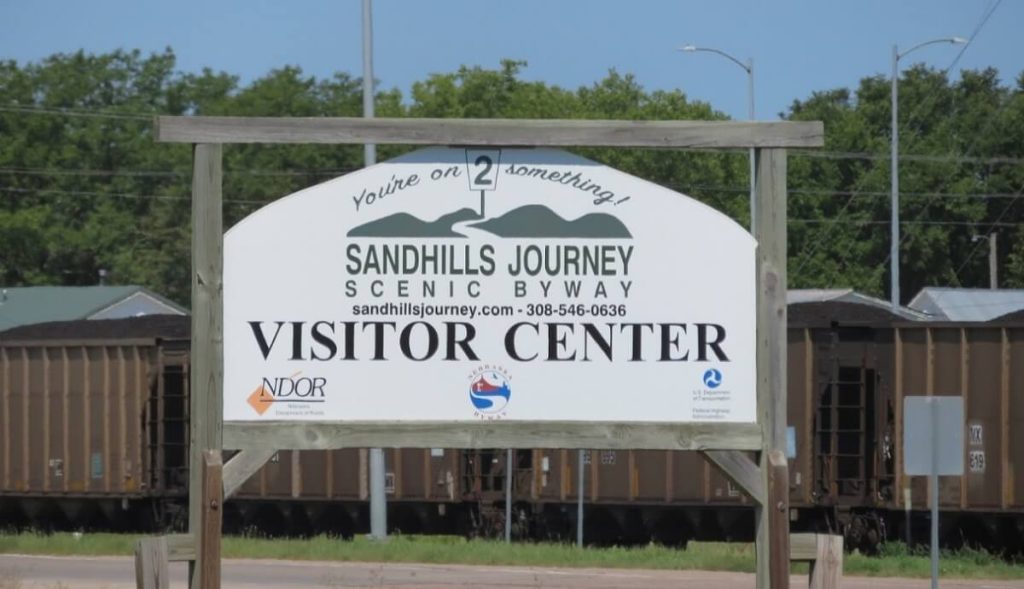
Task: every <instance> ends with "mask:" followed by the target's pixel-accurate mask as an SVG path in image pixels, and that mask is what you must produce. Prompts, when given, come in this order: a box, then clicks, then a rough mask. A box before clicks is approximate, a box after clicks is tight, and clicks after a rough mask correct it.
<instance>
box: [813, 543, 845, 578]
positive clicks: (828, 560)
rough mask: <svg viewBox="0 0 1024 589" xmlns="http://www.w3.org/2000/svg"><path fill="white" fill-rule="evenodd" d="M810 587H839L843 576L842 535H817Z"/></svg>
mask: <svg viewBox="0 0 1024 589" xmlns="http://www.w3.org/2000/svg"><path fill="white" fill-rule="evenodd" d="M810 572H811V587H810V589H839V580H840V579H842V578H843V537H842V536H829V535H825V534H819V535H818V555H817V558H815V559H814V561H813V562H812V563H811V571H810Z"/></svg>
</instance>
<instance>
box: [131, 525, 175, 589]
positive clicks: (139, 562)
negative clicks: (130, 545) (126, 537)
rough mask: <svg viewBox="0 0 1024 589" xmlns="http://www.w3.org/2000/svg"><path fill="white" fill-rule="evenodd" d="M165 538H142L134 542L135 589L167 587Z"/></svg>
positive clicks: (163, 588) (164, 588)
mask: <svg viewBox="0 0 1024 589" xmlns="http://www.w3.org/2000/svg"><path fill="white" fill-rule="evenodd" d="M167 561H168V557H167V540H166V539H165V538H162V537H159V538H143V539H141V540H138V541H137V542H135V587H136V588H137V589H168V588H169V587H170V578H169V576H168V573H167Z"/></svg>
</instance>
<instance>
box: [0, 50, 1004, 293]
mask: <svg viewBox="0 0 1024 589" xmlns="http://www.w3.org/2000/svg"><path fill="white" fill-rule="evenodd" d="M524 67H526V64H525V63H523V62H516V61H504V62H502V63H501V65H500V67H499V68H498V69H495V70H491V69H484V68H480V67H474V68H468V67H463V68H460V69H459V70H458V71H456V72H453V73H440V74H433V75H431V76H429V77H428V78H427V79H425V80H423V81H421V82H418V83H416V84H415V85H414V86H413V88H412V91H411V94H410V96H409V97H408V99H405V98H404V97H403V96H402V95H401V94H400V93H399V92H398V91H397V90H390V91H383V92H380V93H378V94H377V96H376V112H377V114H378V116H391V117H405V116H410V117H502V118H588V119H631V120H641V119H644V120H655V119H656V120H669V119H700V120H721V119H725V118H726V117H725V116H724V115H723V114H722V113H720V112H717V111H715V110H714V109H713V108H712V106H711V105H709V104H706V103H702V102H694V101H690V100H688V99H687V97H686V95H685V94H684V93H683V92H681V91H673V92H663V91H654V92H648V91H646V90H644V88H643V87H642V86H641V85H640V84H639V83H638V82H637V81H636V79H634V78H633V77H632V76H630V75H623V74H620V73H618V72H615V71H611V72H609V73H608V75H607V76H606V77H605V78H604V79H602V80H599V81H597V82H596V83H594V84H592V85H590V86H586V87H582V88H578V89H576V90H568V89H563V88H559V87H556V86H551V85H548V84H545V83H543V82H529V81H525V80H523V79H522V75H521V74H522V71H523V68H524ZM361 91H362V90H361V81H360V80H359V79H358V78H354V77H352V76H350V75H348V74H344V73H339V74H336V75H335V76H333V77H331V78H329V79H317V78H315V77H312V76H307V75H306V74H304V73H303V72H302V70H301V69H299V68H296V67H284V68H281V69H276V70H272V71H270V72H268V73H267V74H266V75H265V76H263V77H261V78H259V79H257V80H254V81H252V82H251V83H248V84H245V85H242V84H241V83H240V82H239V79H238V78H237V77H235V76H233V75H230V74H228V73H224V72H214V71H211V70H203V71H202V72H199V73H182V72H179V71H177V69H176V63H175V57H174V54H173V52H172V51H171V50H169V49H168V50H165V51H164V52H162V53H156V54H152V55H142V54H141V53H139V52H138V51H115V52H113V53H109V54H102V55H89V54H85V53H82V52H78V53H74V54H58V55H54V56H51V57H49V58H47V59H45V60H43V61H42V62H39V63H29V64H22V65H19V64H17V63H15V62H13V61H0V137H3V141H0V284H3V285H23V284H70V285H75V284H95V283H96V282H97V280H98V274H99V271H100V270H101V269H104V270H107V271H108V273H109V276H110V279H111V281H112V282H115V283H122V284H127V283H136V284H143V285H146V286H148V287H150V288H152V289H154V290H156V291H158V292H162V293H165V294H167V295H168V296H170V297H171V298H173V299H175V300H177V301H179V302H183V303H187V301H188V297H189V279H188V267H189V263H190V262H189V260H190V253H189V252H190V242H189V230H190V229H189V226H190V223H189V199H188V195H189V183H190V174H191V154H190V151H189V149H188V147H187V146H181V145H164V144H159V145H158V144H156V143H155V142H154V141H153V138H152V119H151V117H152V116H153V115H155V114H177V115H181V114H196V115H252V116H256V115H262V116H306V117H320V116H359V115H360V114H361V112H362V94H361ZM889 105H890V102H889V80H888V79H885V78H881V77H873V78H866V79H864V80H862V81H861V83H860V85H859V87H858V88H857V89H856V90H847V89H833V90H825V91H821V92H816V93H814V94H812V95H811V96H810V97H808V98H806V99H804V100H796V101H794V102H793V104H792V106H791V107H790V109H789V112H788V113H785V114H784V115H783V116H784V117H785V118H789V119H793V120H823V121H824V122H825V127H826V131H827V134H826V147H825V149H824V151H823V153H820V154H813V153H799V152H798V153H793V154H791V155H792V157H790V173H789V185H790V189H791V193H790V223H789V240H790V285H791V286H793V287H853V288H857V289H859V290H862V291H865V292H869V293H872V294H876V295H884V294H885V293H886V291H887V288H886V285H887V282H888V264H889V258H888V254H889V231H888V218H889V198H888V190H889V158H888V149H889V118H890V110H889V108H890V106H889ZM899 114H900V128H901V137H900V152H901V154H902V155H901V160H900V181H901V182H900V188H901V203H900V210H901V215H902V218H903V220H904V221H905V223H904V224H903V226H902V231H903V240H902V241H901V268H902V276H903V284H902V292H903V293H905V294H907V295H912V294H913V293H914V292H916V291H917V290H918V289H919V288H920V287H922V286H925V285H962V286H984V285H986V284H987V268H988V265H987V263H986V259H985V258H986V253H987V248H986V246H985V245H984V243H983V242H982V241H978V240H972V238H973V237H974V236H975V235H978V234H987V233H990V232H992V231H998V232H1000V234H1001V235H1002V239H1000V244H1001V250H1000V256H1001V266H1000V269H1001V273H1002V276H1001V278H1002V280H1001V282H1002V284H1004V285H1007V286H1018V287H1019V286H1024V239H1021V237H1024V223H1022V221H1024V219H1022V215H1024V206H1021V203H1020V202H1019V201H1020V200H1022V199H1021V198H1020V197H1021V192H1022V190H1024V165H1022V161H1024V75H1022V76H1020V77H1018V78H1017V79H1016V80H1015V85H1014V86H1013V87H1008V86H1007V85H1005V84H1003V83H1002V82H1001V80H1000V79H999V77H998V73H997V72H996V71H995V70H992V69H987V70H982V71H964V72H962V75H961V77H960V79H959V80H957V81H955V82H952V81H950V80H949V79H948V78H947V76H946V75H945V74H944V73H942V72H937V71H934V70H930V69H927V68H924V67H914V68H911V69H910V70H908V71H906V72H905V74H904V77H903V79H901V81H900V112H899ZM407 149H408V148H406V147H403V146H381V147H380V148H379V153H380V158H381V159H387V158H389V157H393V156H395V155H398V154H400V153H402V152H404V151H406V150H407ZM579 152H580V153H582V154H583V155H585V156H587V157H591V158H594V159H596V160H598V161H601V162H603V163H607V164H609V165H612V166H615V167H617V168H620V169H622V170H624V171H626V172H629V173H632V174H635V175H637V176H640V177H643V178H646V179H649V180H651V181H653V182H656V183H659V184H662V185H665V186H668V187H671V188H674V189H677V190H679V191H681V192H685V193H687V194H690V195H691V196H694V197H696V198H699V199H701V200H703V201H705V202H707V203H708V204H710V205H712V206H714V207H716V208H718V209H720V210H722V211H724V212H725V213H726V214H728V215H730V216H732V217H733V218H735V219H736V220H737V221H738V222H740V223H742V224H747V223H748V220H749V215H748V212H747V190H748V189H747V183H748V164H747V154H746V153H745V152H735V153H722V152H714V153H712V152H679V151H668V150H623V149H618V150H613V149H596V148H591V149H581V150H579ZM362 163H363V155H362V148H361V147H360V146H319V145H274V146H260V145H232V146H227V147H226V148H225V202H226V205H225V206H226V209H225V216H226V224H227V225H228V226H230V225H231V224H232V223H234V222H236V221H237V220H238V219H240V218H242V217H243V216H244V215H246V214H248V213H250V212H252V211H253V210H255V209H256V208H258V207H259V206H261V205H262V204H264V203H266V202H269V201H271V200H273V199H276V198H278V197H280V196H282V195H284V194H287V193H290V192H293V191H295V190H297V189H300V188H302V187H306V186H309V185H312V184H315V183H318V182H322V181H325V180H327V179H329V178H332V177H335V176H337V175H340V174H343V173H345V172H348V171H351V170H354V169H356V168H358V167H360V166H361V165H362Z"/></svg>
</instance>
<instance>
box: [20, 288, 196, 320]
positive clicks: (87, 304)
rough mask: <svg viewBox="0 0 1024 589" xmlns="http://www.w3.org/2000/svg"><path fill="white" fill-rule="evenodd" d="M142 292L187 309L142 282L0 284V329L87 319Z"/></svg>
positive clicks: (170, 304)
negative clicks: (13, 285)
mask: <svg viewBox="0 0 1024 589" xmlns="http://www.w3.org/2000/svg"><path fill="white" fill-rule="evenodd" d="M140 292H141V293H144V294H146V295H148V296H150V297H153V298H154V299H155V300H157V301H159V302H161V303H163V304H165V305H169V306H171V307H173V308H175V309H179V310H181V311H183V312H184V309H182V308H181V307H180V306H179V305H176V304H175V303H173V302H171V301H168V300H167V299H165V298H163V297H161V296H159V295H157V294H156V293H154V292H151V291H149V290H147V289H145V288H143V287H141V286H24V287H0V331H3V330H5V329H10V328H12V327H17V326H19V325H29V324H33V323H45V322H49V321H71V320H75V319H88V318H89V317H90V316H92V315H93V314H95V313H97V312H99V311H102V310H103V309H106V308H108V307H110V306H111V305H114V304H117V303H119V302H121V301H123V300H125V299H127V298H128V297H130V296H132V295H134V294H136V293H140Z"/></svg>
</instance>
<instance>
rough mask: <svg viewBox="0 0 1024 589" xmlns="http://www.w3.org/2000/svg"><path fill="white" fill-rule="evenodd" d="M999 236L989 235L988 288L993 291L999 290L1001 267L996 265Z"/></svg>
mask: <svg viewBox="0 0 1024 589" xmlns="http://www.w3.org/2000/svg"><path fill="white" fill-rule="evenodd" d="M997 236H998V234H997V233H996V232H994V231H993V232H992V233H989V234H988V287H989V288H991V289H992V290H995V289H997V288H999V266H998V265H997V264H996V255H997V254H996V252H997V251H998V248H996V237H997Z"/></svg>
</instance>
